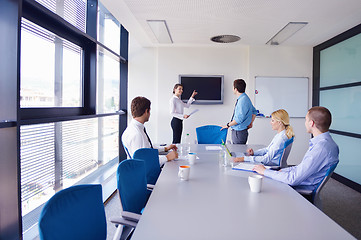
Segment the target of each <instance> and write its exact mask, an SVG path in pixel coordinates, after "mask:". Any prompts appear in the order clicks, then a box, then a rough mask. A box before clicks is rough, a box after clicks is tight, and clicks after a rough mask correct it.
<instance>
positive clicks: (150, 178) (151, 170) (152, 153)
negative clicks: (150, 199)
mask: <svg viewBox="0 0 361 240" xmlns="http://www.w3.org/2000/svg"><path fill="white" fill-rule="evenodd" d="M133 159H139V160H143V161H144V163H145V171H146V176H147V183H148V184H152V185H155V183H156V182H157V180H158V177H159V174H160V165H159V155H158V150H157V149H153V148H140V149H138V150H137V151H135V153H134V155H133Z"/></svg>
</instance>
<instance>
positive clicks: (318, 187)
mask: <svg viewBox="0 0 361 240" xmlns="http://www.w3.org/2000/svg"><path fill="white" fill-rule="evenodd" d="M337 164H338V162H337V163H335V164H333V165H331V166H330V168H329V169H328V170H327V172H326V174H325V176H324V177H323V179H322V181H321V182H320V183H319V184H318V185H317V187H316V188H315V189H314V190H313V192H312V202H314V200H315V198H316V197H317V195H318V194H319V192H320V191H321V189H322V188H323V187H324V186H325V184H326V182H327V181H328V179H329V178H330V177H331V175H332V173H333V171H335V169H336V167H337Z"/></svg>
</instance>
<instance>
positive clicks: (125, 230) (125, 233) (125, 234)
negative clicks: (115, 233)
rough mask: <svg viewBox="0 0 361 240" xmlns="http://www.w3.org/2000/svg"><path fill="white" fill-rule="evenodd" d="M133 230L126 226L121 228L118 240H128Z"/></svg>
mask: <svg viewBox="0 0 361 240" xmlns="http://www.w3.org/2000/svg"><path fill="white" fill-rule="evenodd" d="M133 229H134V228H132V227H128V226H123V231H122V234H121V236H120V239H121V240H123V239H124V240H126V239H128V236H129V235H130V234H131V233H132V230H133Z"/></svg>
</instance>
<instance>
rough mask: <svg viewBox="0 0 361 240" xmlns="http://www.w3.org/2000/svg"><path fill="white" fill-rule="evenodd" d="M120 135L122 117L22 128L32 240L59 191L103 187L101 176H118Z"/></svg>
mask: <svg viewBox="0 0 361 240" xmlns="http://www.w3.org/2000/svg"><path fill="white" fill-rule="evenodd" d="M118 136H119V117H118V116H116V115H115V116H108V117H100V118H91V119H84V120H76V121H66V122H56V123H46V124H34V125H26V126H22V127H21V128H20V139H21V146H20V150H21V152H20V156H21V157H20V158H21V159H20V162H21V165H20V169H21V205H22V215H23V232H24V233H25V232H27V235H26V239H32V237H30V236H33V235H34V232H35V235H36V234H37V221H38V218H39V215H40V211H41V209H42V207H43V205H44V203H45V202H46V201H47V200H48V199H49V198H50V197H51V196H53V195H54V194H55V192H56V191H59V190H61V189H64V188H66V187H69V186H72V185H76V184H83V183H102V182H101V181H99V176H100V175H103V174H104V175H105V177H104V179H107V175H111V174H112V173H114V172H115V170H116V167H117V164H118V153H119V140H118ZM114 177H115V176H114ZM114 187H115V186H114ZM113 190H114V189H113ZM103 191H104V190H103Z"/></svg>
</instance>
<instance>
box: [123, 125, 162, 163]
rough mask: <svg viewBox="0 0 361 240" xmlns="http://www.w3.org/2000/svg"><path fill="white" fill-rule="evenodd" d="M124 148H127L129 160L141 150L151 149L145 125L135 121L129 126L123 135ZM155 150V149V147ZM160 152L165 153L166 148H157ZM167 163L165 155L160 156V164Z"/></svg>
mask: <svg viewBox="0 0 361 240" xmlns="http://www.w3.org/2000/svg"><path fill="white" fill-rule="evenodd" d="M122 142H123V146H124V147H126V152H127V155H128V158H133V154H134V152H135V151H137V150H138V149H140V148H150V147H151V146H150V142H149V141H148V138H147V135H146V134H145V132H144V124H143V123H140V122H138V121H137V120H135V119H132V121H131V122H130V123H129V124H128V127H127V128H126V129H125V131H124V132H123V134H122ZM154 148H155V147H154ZM156 149H158V151H164V150H165V149H164V147H162V148H156ZM165 162H167V157H166V156H164V155H160V156H159V164H160V165H161V166H162V165H163V164H164V163H165Z"/></svg>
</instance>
